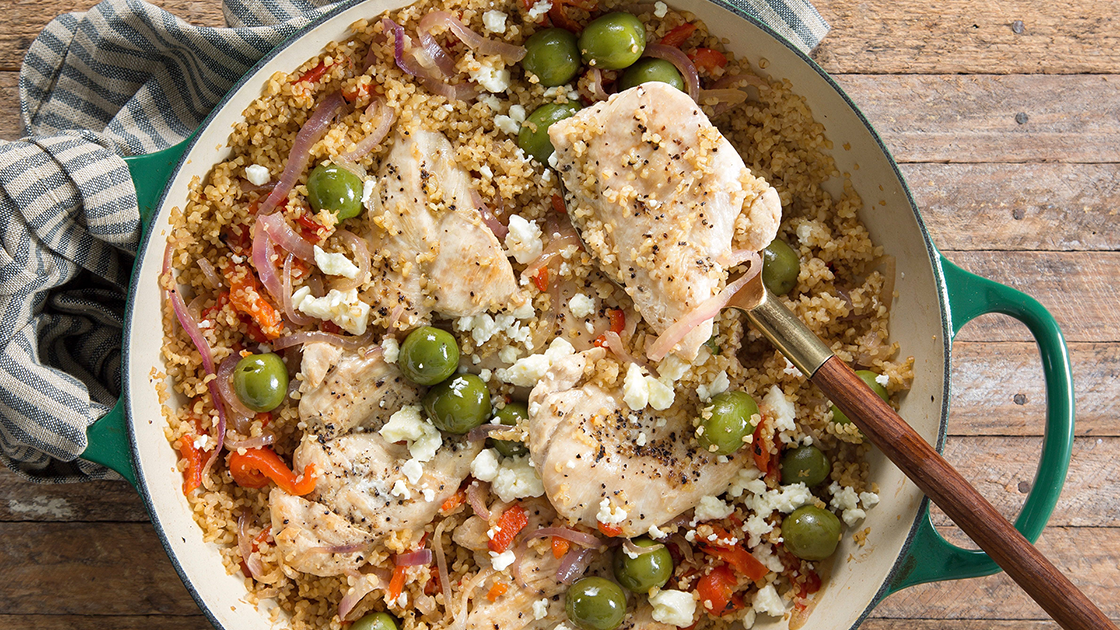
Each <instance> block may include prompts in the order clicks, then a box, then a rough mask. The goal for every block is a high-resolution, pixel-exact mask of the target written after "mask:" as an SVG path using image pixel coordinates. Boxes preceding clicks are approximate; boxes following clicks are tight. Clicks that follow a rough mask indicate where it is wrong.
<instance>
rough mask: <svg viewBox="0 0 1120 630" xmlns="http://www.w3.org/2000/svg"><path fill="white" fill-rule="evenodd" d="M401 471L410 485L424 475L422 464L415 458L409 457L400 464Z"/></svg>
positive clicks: (414, 483)
mask: <svg viewBox="0 0 1120 630" xmlns="http://www.w3.org/2000/svg"><path fill="white" fill-rule="evenodd" d="M401 473H403V474H404V476H405V478H406V479H408V482H409V483H411V484H412V485H416V484H417V483H418V482H419V481H420V477H423V476H424V466H423V465H422V464H421V463H420V462H419V461H417V460H415V459H410V460H408V461H407V462H405V463H404V465H402V466H401Z"/></svg>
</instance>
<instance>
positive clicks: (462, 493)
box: [439, 488, 467, 514]
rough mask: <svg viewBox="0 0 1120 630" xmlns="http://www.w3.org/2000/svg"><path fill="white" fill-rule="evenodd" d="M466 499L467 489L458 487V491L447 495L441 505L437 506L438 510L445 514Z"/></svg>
mask: <svg viewBox="0 0 1120 630" xmlns="http://www.w3.org/2000/svg"><path fill="white" fill-rule="evenodd" d="M466 500H467V491H466V490H464V489H462V488H459V491H458V492H456V493H455V494H453V495H451V496H449V497H447V500H446V501H444V502H443V505H441V506H439V511H440V512H441V513H443V514H447V513H448V512H450V511H451V510H454V509H455V508H457V507H459V506H460V505H462V504H463V503H464V502H466Z"/></svg>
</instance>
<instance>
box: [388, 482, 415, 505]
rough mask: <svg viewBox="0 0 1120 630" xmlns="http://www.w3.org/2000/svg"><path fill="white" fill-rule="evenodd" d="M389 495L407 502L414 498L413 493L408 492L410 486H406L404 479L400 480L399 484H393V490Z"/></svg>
mask: <svg viewBox="0 0 1120 630" xmlns="http://www.w3.org/2000/svg"><path fill="white" fill-rule="evenodd" d="M389 494H391V495H393V496H395V497H399V498H401V499H404V500H405V501H407V500H409V499H411V498H412V493H411V492H409V491H408V486H407V485H406V484H405V482H404V479H398V480H397V483H395V484H393V489H392V490H390V491H389Z"/></svg>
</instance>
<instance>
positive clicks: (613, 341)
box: [603, 330, 646, 366]
mask: <svg viewBox="0 0 1120 630" xmlns="http://www.w3.org/2000/svg"><path fill="white" fill-rule="evenodd" d="M603 341H605V342H606V343H607V348H609V349H610V351H611V352H613V353H614V356H616V357H618V358H619V359H621V360H622V361H624V362H626V363H637V364H638V365H642V366H644V365H646V361H645V360H644V359H642V360H639V359H640V358H641V357H634V356H633V355H631V354H630V353H629V352H627V350H626V344H625V343H623V342H622V337H621V336H619V334H618V333H616V332H614V331H613V330H608V331H607V332H605V333H603Z"/></svg>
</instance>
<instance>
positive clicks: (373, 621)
mask: <svg viewBox="0 0 1120 630" xmlns="http://www.w3.org/2000/svg"><path fill="white" fill-rule="evenodd" d="M397 627H398V626H397V620H396V619H393V616H392V615H390V614H389V613H384V612H372V613H369V614H368V615H366V616H365V617H362V618H361V619H359V620H357V621H355V622H354V625H352V626H350V630H397Z"/></svg>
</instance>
